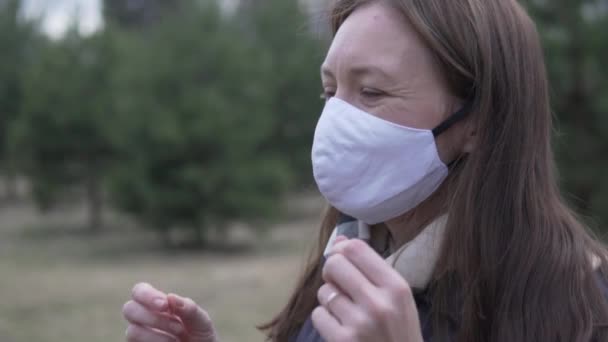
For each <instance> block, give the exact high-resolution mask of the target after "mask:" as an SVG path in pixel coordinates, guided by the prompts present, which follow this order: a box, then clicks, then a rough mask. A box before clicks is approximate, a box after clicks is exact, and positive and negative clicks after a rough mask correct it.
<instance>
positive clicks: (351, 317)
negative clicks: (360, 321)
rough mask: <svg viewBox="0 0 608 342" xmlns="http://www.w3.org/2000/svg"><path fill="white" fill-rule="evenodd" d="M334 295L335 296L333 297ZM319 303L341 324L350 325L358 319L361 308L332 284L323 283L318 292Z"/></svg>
mask: <svg viewBox="0 0 608 342" xmlns="http://www.w3.org/2000/svg"><path fill="white" fill-rule="evenodd" d="M332 297H333V298H332ZM317 299H318V300H319V303H320V304H321V305H322V306H323V307H324V308H325V309H327V311H329V312H330V313H331V314H332V315H333V316H334V317H335V318H336V319H337V320H338V321H339V322H340V323H341V324H343V325H350V324H352V323H354V322H355V321H356V319H355V315H357V313H358V311H359V309H358V308H357V306H356V305H355V304H354V303H353V302H352V300H351V299H350V298H348V297H347V296H346V295H344V294H342V293H340V291H339V290H338V289H337V288H336V287H335V286H333V285H331V284H327V283H326V284H323V286H321V287H320V288H319V291H318V292H317Z"/></svg>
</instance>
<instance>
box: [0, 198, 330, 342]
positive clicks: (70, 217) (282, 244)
mask: <svg viewBox="0 0 608 342" xmlns="http://www.w3.org/2000/svg"><path fill="white" fill-rule="evenodd" d="M289 203H290V204H289V207H290V208H291V209H289V210H288V213H289V214H288V215H286V218H285V219H284V222H283V223H275V224H273V225H272V227H271V229H270V230H269V231H268V233H267V234H266V235H263V236H260V237H254V236H251V234H247V231H246V230H239V229H237V230H236V233H237V234H236V235H235V238H234V239H235V240H238V241H244V242H245V243H246V244H247V245H248V246H249V248H246V249H245V250H243V251H240V252H235V251H225V250H224V251H213V252H210V251H207V252H200V251H199V252H197V251H189V252H183V251H182V252H175V251H168V250H167V249H165V248H163V247H162V244H161V243H160V241H159V239H158V237H157V236H156V235H155V234H153V233H150V232H146V231H143V230H141V229H140V228H137V227H136V226H134V225H133V224H131V223H128V222H127V221H126V220H124V219H119V218H118V217H116V216H115V215H108V216H109V219H108V222H109V224H108V228H107V230H106V232H104V233H102V234H100V235H97V236H93V237H92V236H90V235H89V234H87V233H86V232H84V229H83V228H81V227H82V222H84V214H83V211H82V210H81V209H79V208H78V207H75V208H74V207H67V208H63V209H60V210H57V211H55V212H53V213H52V214H50V215H40V214H38V213H37V212H36V211H35V210H34V209H33V208H32V207H31V206H30V205H26V204H21V205H12V206H8V207H4V208H2V209H1V210H0V275H1V277H2V278H1V280H0V294H1V297H0V298H1V303H0V341H2V342H60V341H61V342H85V341H86V342H108V341H124V331H125V328H126V324H125V322H124V321H123V319H122V315H121V308H122V305H123V303H124V302H125V301H126V300H127V299H128V297H129V294H130V289H131V287H132V286H133V284H135V283H137V282H140V281H146V282H150V283H152V284H154V285H156V286H158V287H159V288H161V289H162V290H165V291H173V292H176V293H179V294H182V295H184V296H189V297H192V298H193V299H194V300H195V301H197V302H198V303H200V304H201V305H202V306H203V307H204V308H205V309H207V310H208V312H209V313H210V314H211V316H212V318H213V319H214V321H215V324H216V326H217V329H218V331H219V333H220V336H221V340H222V341H223V342H248V341H263V340H264V337H263V335H262V334H261V333H259V332H258V331H257V330H256V329H255V325H257V324H260V323H262V322H264V321H266V320H268V319H269V318H271V317H272V315H273V314H274V313H276V312H277V310H278V309H279V308H280V307H281V305H283V304H284V303H285V300H286V299H287V295H288V293H289V291H290V290H291V289H292V287H293V285H294V281H295V277H296V275H297V274H298V272H299V271H300V270H301V268H302V266H303V263H304V261H305V256H306V253H307V250H308V249H309V248H310V247H311V246H312V244H313V243H314V241H315V238H316V233H317V229H318V228H317V226H318V222H319V212H320V210H321V208H322V206H323V203H322V201H320V200H319V199H318V197H316V196H314V195H306V196H297V197H294V199H292V200H290V201H289ZM294 208H295V209H294ZM239 232H240V235H239ZM239 239H240V240H239ZM251 241H254V242H251Z"/></svg>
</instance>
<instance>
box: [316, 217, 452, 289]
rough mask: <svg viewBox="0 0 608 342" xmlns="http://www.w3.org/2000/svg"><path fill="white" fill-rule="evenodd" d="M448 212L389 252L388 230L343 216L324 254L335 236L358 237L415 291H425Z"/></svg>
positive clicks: (436, 258) (437, 255)
mask: <svg viewBox="0 0 608 342" xmlns="http://www.w3.org/2000/svg"><path fill="white" fill-rule="evenodd" d="M446 222H447V215H444V216H441V217H439V218H437V219H436V220H435V221H433V222H431V224H429V225H428V226H426V227H425V228H424V229H423V230H422V231H421V232H420V233H419V234H418V235H417V236H416V237H415V238H414V239H413V240H411V241H410V242H408V243H406V244H404V245H403V246H401V247H399V248H398V249H397V250H396V251H395V252H393V253H391V252H390V251H389V248H388V232H387V231H386V229H383V231H381V232H376V231H374V234H372V231H371V229H372V228H371V227H370V226H369V225H367V224H365V223H363V222H361V221H357V220H355V219H352V218H346V219H344V220H342V221H341V222H340V223H338V224H337V225H336V228H335V229H334V231H333V233H332V235H331V237H330V239H329V242H328V243H327V246H326V248H325V252H324V255H325V256H326V257H327V255H328V253H329V252H330V251H331V248H332V247H333V244H334V241H335V239H336V237H338V236H339V235H344V236H346V237H348V238H349V239H352V238H358V239H361V240H364V241H366V242H367V243H369V244H370V245H371V246H372V247H373V248H374V249H375V250H376V251H377V252H378V253H379V254H380V255H382V256H383V257H384V258H385V259H386V262H387V263H389V264H390V265H391V266H392V267H393V268H394V269H395V270H396V271H397V272H399V274H401V276H402V277H403V278H404V279H405V280H406V281H407V282H408V284H409V285H410V287H411V288H412V289H414V290H424V289H426V287H427V286H428V284H429V281H430V280H431V276H432V275H433V271H434V270H435V265H436V264H437V260H438V259H439V253H440V251H441V244H442V243H443V238H444V235H445V226H446Z"/></svg>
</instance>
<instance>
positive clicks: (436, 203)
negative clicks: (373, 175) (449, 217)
mask: <svg viewBox="0 0 608 342" xmlns="http://www.w3.org/2000/svg"><path fill="white" fill-rule="evenodd" d="M441 188H443V186H442V187H441ZM441 188H440V189H439V190H437V191H436V192H435V193H434V194H433V195H431V197H429V198H428V199H427V200H425V201H424V202H422V203H420V204H419V205H418V206H417V207H416V208H414V209H412V210H410V211H409V212H407V213H405V214H403V215H401V216H398V217H396V218H394V219H391V220H388V221H386V222H384V224H385V225H386V228H387V229H388V231H389V232H390V234H391V240H392V246H391V247H392V248H393V249H397V248H399V247H400V246H403V245H404V244H406V243H408V242H410V241H411V240H413V239H414V238H415V237H416V236H417V235H418V234H420V232H421V231H422V230H423V229H424V228H425V227H426V226H428V225H429V224H430V223H431V222H432V221H433V220H434V219H436V218H437V217H439V216H440V215H441V214H443V208H444V205H443V204H444V203H445V196H444V191H442V189H441Z"/></svg>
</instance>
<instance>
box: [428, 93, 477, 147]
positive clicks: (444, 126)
mask: <svg viewBox="0 0 608 342" xmlns="http://www.w3.org/2000/svg"><path fill="white" fill-rule="evenodd" d="M472 109H473V98H472V97H470V98H469V99H468V100H467V101H466V102H465V104H464V106H462V108H460V110H459V111H457V112H456V113H454V114H452V115H450V117H449V118H447V119H446V120H445V121H444V122H442V123H440V124H439V126H437V127H435V128H433V136H434V137H435V138H437V137H438V136H439V135H440V134H441V133H443V132H445V131H447V130H448V129H449V128H450V127H452V126H453V125H454V124H455V123H457V122H458V121H460V120H462V119H464V118H465V117H466V116H467V115H468V114H469V113H470V112H471V110H472Z"/></svg>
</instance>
